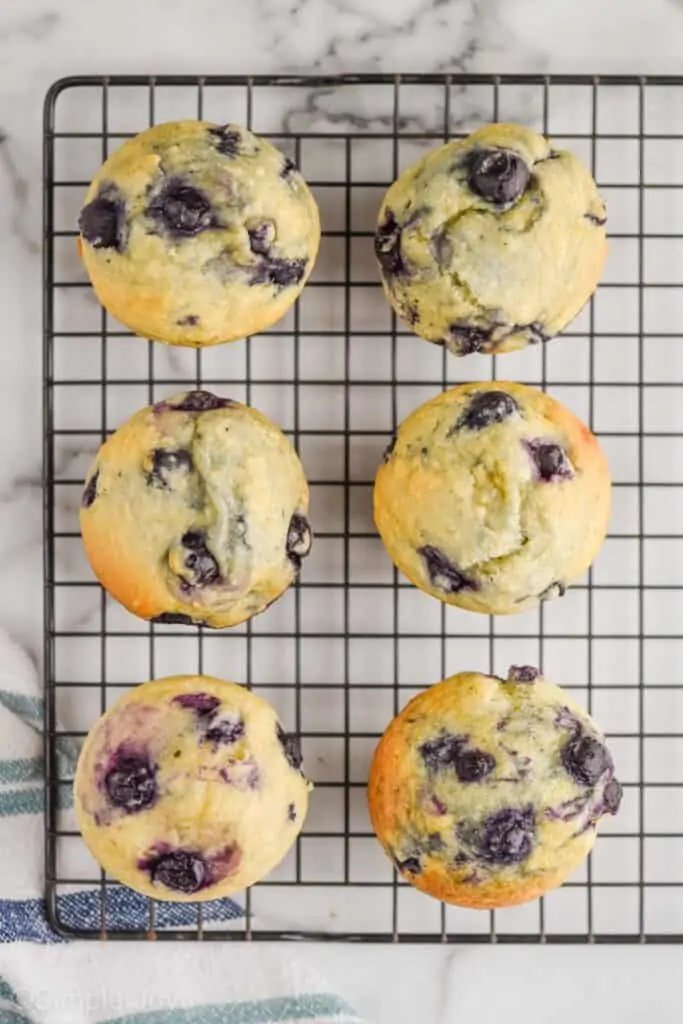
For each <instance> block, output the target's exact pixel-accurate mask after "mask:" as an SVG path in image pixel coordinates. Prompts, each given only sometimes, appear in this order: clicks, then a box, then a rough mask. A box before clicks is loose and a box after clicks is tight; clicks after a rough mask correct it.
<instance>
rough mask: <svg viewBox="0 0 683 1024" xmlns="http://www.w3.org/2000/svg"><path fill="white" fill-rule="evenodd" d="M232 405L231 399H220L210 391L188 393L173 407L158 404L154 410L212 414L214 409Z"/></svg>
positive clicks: (165, 403) (161, 403)
mask: <svg viewBox="0 0 683 1024" xmlns="http://www.w3.org/2000/svg"><path fill="white" fill-rule="evenodd" d="M234 404H235V403H234V402H233V401H232V399H231V398H221V397H220V395H213V394H212V393H211V392H210V391H188V392H187V393H186V394H185V395H183V396H182V398H181V399H180V401H178V402H176V403H175V404H174V405H169V404H168V402H160V403H159V404H158V405H157V406H155V408H156V409H157V410H158V411H163V410H164V409H175V410H176V412H213V411H214V409H227V408H229V407H230V406H234Z"/></svg>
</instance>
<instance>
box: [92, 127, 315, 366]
mask: <svg viewBox="0 0 683 1024" xmlns="http://www.w3.org/2000/svg"><path fill="white" fill-rule="evenodd" d="M79 228H80V239H79V246H80V251H81V255H82V257H83V262H84V263H85V266H86V269H87V271H88V274H89V275H90V280H91V281H92V285H93V288H94V289H95V292H96V294H97V297H98V299H99V300H100V302H101V303H102V305H103V306H104V307H105V308H106V309H107V310H108V311H109V312H110V313H111V314H112V315H113V316H115V317H116V319H117V320H119V321H120V322H121V323H122V324H125V326H126V327H129V328H130V329H131V330H132V331H135V333H136V334H141V335H144V336H145V337H148V338H155V339H157V340H158V341H167V342H170V343H171V344H173V345H196V346H199V345H215V344H217V343H218V342H223V341H233V340H234V339H235V338H242V337H244V336H245V335H248V334H256V333H257V332H258V331H264V330H266V328H268V327H270V326H271V325H272V324H274V323H276V321H278V320H279V319H280V318H281V317H282V316H283V315H284V314H285V313H286V312H287V310H288V309H289V307H290V306H291V305H292V303H293V302H294V300H295V299H296V297H297V296H298V295H299V293H300V292H301V289H302V288H303V286H304V284H305V282H306V279H307V277H308V275H309V274H310V272H311V270H312V269H313V263H314V261H315V257H316V253H317V251H318V244H319V241H320V221H319V216H318V207H317V205H316V202H315V200H314V198H313V196H312V194H311V192H310V191H309V189H308V186H307V185H306V183H305V181H304V179H303V178H302V176H301V174H300V173H299V172H298V170H297V169H296V167H295V166H294V164H293V163H292V161H291V160H289V159H288V158H286V157H285V156H284V155H283V154H282V153H281V152H280V151H279V150H278V149H276V148H275V147H274V146H273V145H271V143H270V142H267V141H266V140H265V139H261V138H258V137H257V136H256V135H253V134H252V133H251V132H250V131H247V129H246V128H241V127H240V126H239V125H234V124H226V125H215V124H209V123H207V122H204V121H176V122H170V123H168V124H159V125H155V127H154V128H149V129H148V130H147V131H144V132H142V133H141V134H140V135H137V136H136V137H135V138H133V139H130V140H128V141H127V142H124V144H123V145H122V146H121V147H120V148H119V149H117V150H115V152H113V153H112V154H111V156H110V157H109V158H108V160H107V161H106V162H105V163H104V164H103V166H102V167H101V168H100V170H99V171H98V172H97V174H96V175H95V177H94V179H93V181H92V184H91V185H90V188H89V189H88V193H87V195H86V197H85V205H84V207H83V209H82V211H81V215H80V218H79Z"/></svg>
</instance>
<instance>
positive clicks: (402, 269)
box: [375, 210, 407, 278]
mask: <svg viewBox="0 0 683 1024" xmlns="http://www.w3.org/2000/svg"><path fill="white" fill-rule="evenodd" d="M401 233H402V228H401V225H400V224H399V223H398V221H397V220H396V215H395V214H394V212H393V210H387V211H386V214H385V216H384V220H383V221H382V223H381V224H380V225H379V227H378V228H377V232H376V234H375V254H376V256H377V259H378V260H379V264H380V266H381V268H382V270H383V271H384V274H385V275H386V277H388V278H391V277H401V276H402V275H403V274H405V273H406V272H407V269H406V265H405V263H404V260H403V256H402V254H401Z"/></svg>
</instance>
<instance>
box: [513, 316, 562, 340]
mask: <svg viewBox="0 0 683 1024" xmlns="http://www.w3.org/2000/svg"><path fill="white" fill-rule="evenodd" d="M518 333H519V334H526V336H527V340H528V342H529V344H530V345H539V344H542V343H543V342H546V341H550V339H551V337H552V335H550V334H548V332H547V331H546V329H545V327H544V326H543V324H542V323H539V321H538V320H533V321H532V322H531V323H530V324H515V326H514V327H513V328H512V329H511V330H510V334H518Z"/></svg>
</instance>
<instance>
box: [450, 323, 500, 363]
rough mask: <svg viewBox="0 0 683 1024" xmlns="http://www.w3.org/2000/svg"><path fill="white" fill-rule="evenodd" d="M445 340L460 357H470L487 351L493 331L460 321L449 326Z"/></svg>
mask: <svg viewBox="0 0 683 1024" xmlns="http://www.w3.org/2000/svg"><path fill="white" fill-rule="evenodd" d="M444 340H445V341H446V344H447V345H448V346H449V348H452V349H453V350H454V351H455V352H457V354H458V355H460V356H469V355H472V354H473V353H474V352H483V351H484V350H485V349H486V346H487V345H488V343H489V342H490V341H491V331H490V329H489V328H487V327H480V326H478V325H477V324H467V323H462V322H460V321H458V322H456V323H453V324H451V325H450V326H449V328H448V336H447V337H446V338H445V339H444Z"/></svg>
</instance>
